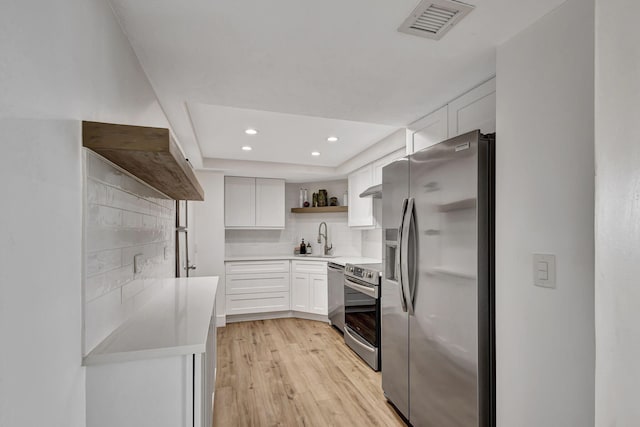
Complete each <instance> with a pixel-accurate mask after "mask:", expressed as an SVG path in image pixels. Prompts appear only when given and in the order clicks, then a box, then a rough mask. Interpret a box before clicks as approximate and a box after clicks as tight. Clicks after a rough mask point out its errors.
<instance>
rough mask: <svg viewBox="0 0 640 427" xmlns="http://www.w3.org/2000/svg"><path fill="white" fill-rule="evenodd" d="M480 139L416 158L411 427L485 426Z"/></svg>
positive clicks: (431, 150)
mask: <svg viewBox="0 0 640 427" xmlns="http://www.w3.org/2000/svg"><path fill="white" fill-rule="evenodd" d="M478 136H479V133H477V132H476V133H473V134H467V135H464V136H462V137H458V138H454V139H452V140H449V141H446V142H443V143H440V144H437V145H435V146H433V147H430V148H427V149H425V150H422V151H420V152H418V153H415V154H414V155H412V156H411V162H410V172H411V173H410V183H411V184H410V198H413V201H414V209H415V211H414V215H415V216H414V220H415V221H414V223H413V224H412V227H415V228H414V229H413V230H412V231H414V232H415V233H414V237H415V239H416V242H415V243H416V250H417V254H416V257H417V262H416V263H415V271H414V273H415V275H414V277H413V283H411V285H410V286H409V288H410V299H411V301H412V304H413V308H414V313H413V314H412V315H410V316H409V337H410V342H409V348H410V357H409V360H410V363H409V378H410V380H409V383H410V387H409V390H410V392H409V395H410V401H409V408H410V412H409V421H410V422H411V423H412V424H413V425H414V426H416V427H417V426H429V427H471V426H473V427H475V426H478V425H479V424H478V422H479V418H478V339H477V332H478V308H477V298H478V295H477V250H478V249H477V244H478V239H477V219H478V216H477V209H476V207H477V184H478V183H477V173H478V170H477V169H478V156H477V149H478V147H477V140H478ZM409 247H411V245H409Z"/></svg>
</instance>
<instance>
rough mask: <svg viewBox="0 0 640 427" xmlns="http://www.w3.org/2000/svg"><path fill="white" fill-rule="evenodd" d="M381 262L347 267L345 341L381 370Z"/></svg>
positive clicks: (345, 278) (345, 282)
mask: <svg viewBox="0 0 640 427" xmlns="http://www.w3.org/2000/svg"><path fill="white" fill-rule="evenodd" d="M381 272H382V264H367V265H353V264H347V265H346V266H345V269H344V324H345V325H344V341H345V343H346V344H347V345H348V346H349V347H351V349H352V350H353V351H355V352H356V354H358V356H360V357H361V358H362V359H363V360H364V361H365V362H367V364H368V365H369V366H371V367H372V368H373V369H374V370H376V371H379V370H380V350H379V347H380V276H381V274H382V273H381Z"/></svg>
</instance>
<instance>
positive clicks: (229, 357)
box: [213, 319, 404, 427]
mask: <svg viewBox="0 0 640 427" xmlns="http://www.w3.org/2000/svg"><path fill="white" fill-rule="evenodd" d="M217 375H218V376H217V382H216V393H215V409H214V421H213V425H214V426H216V427H228V426H404V423H403V422H402V420H401V419H400V418H399V417H398V416H397V415H396V413H395V411H394V410H393V408H392V407H391V406H390V405H389V404H388V403H387V402H386V399H385V398H384V396H383V394H382V387H381V376H380V373H379V372H374V371H373V370H371V368H369V367H368V366H367V365H366V364H365V363H364V362H363V361H362V360H361V359H359V358H358V356H356V355H355V354H354V353H353V352H352V351H351V350H350V349H349V348H348V347H347V346H346V345H345V344H344V341H343V339H342V336H341V335H340V333H339V332H337V331H335V330H334V329H333V328H332V327H331V326H329V325H327V324H326V323H321V322H314V321H310V320H303V319H275V320H260V321H254V322H241V323H231V324H227V326H226V327H224V328H219V329H218V371H217Z"/></svg>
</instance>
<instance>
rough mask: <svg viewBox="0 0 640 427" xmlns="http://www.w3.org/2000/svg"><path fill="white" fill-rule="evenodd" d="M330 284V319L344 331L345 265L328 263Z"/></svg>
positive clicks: (332, 323)
mask: <svg viewBox="0 0 640 427" xmlns="http://www.w3.org/2000/svg"><path fill="white" fill-rule="evenodd" d="M327 280H328V284H329V320H330V321H331V325H332V326H335V327H336V328H337V329H338V330H339V331H340V332H342V333H344V266H342V265H340V264H336V263H333V262H330V263H327Z"/></svg>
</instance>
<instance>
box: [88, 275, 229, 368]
mask: <svg viewBox="0 0 640 427" xmlns="http://www.w3.org/2000/svg"><path fill="white" fill-rule="evenodd" d="M159 280H161V281H162V282H163V283H162V290H161V291H159V293H158V295H156V296H155V297H153V299H152V300H151V301H149V302H148V303H147V304H145V305H144V306H143V307H142V308H141V309H140V310H139V311H138V312H137V313H135V314H134V315H133V316H132V317H131V318H130V319H129V320H127V321H126V322H125V323H124V324H122V326H120V327H119V328H118V329H116V330H115V331H114V332H113V333H112V334H111V335H109V336H108V337H107V338H105V340H104V341H102V342H101V343H100V344H98V346H97V347H96V348H95V349H94V350H93V351H91V353H89V354H88V355H87V356H85V358H84V360H83V364H84V365H85V366H87V365H96V364H102V363H113V362H124V361H129V360H139V359H151V358H156V357H166V356H178V355H183V354H192V353H204V352H205V351H206V341H207V334H208V331H209V325H210V322H211V316H212V314H213V308H214V304H215V298H216V289H217V287H218V278H217V277H193V278H179V279H159Z"/></svg>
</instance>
